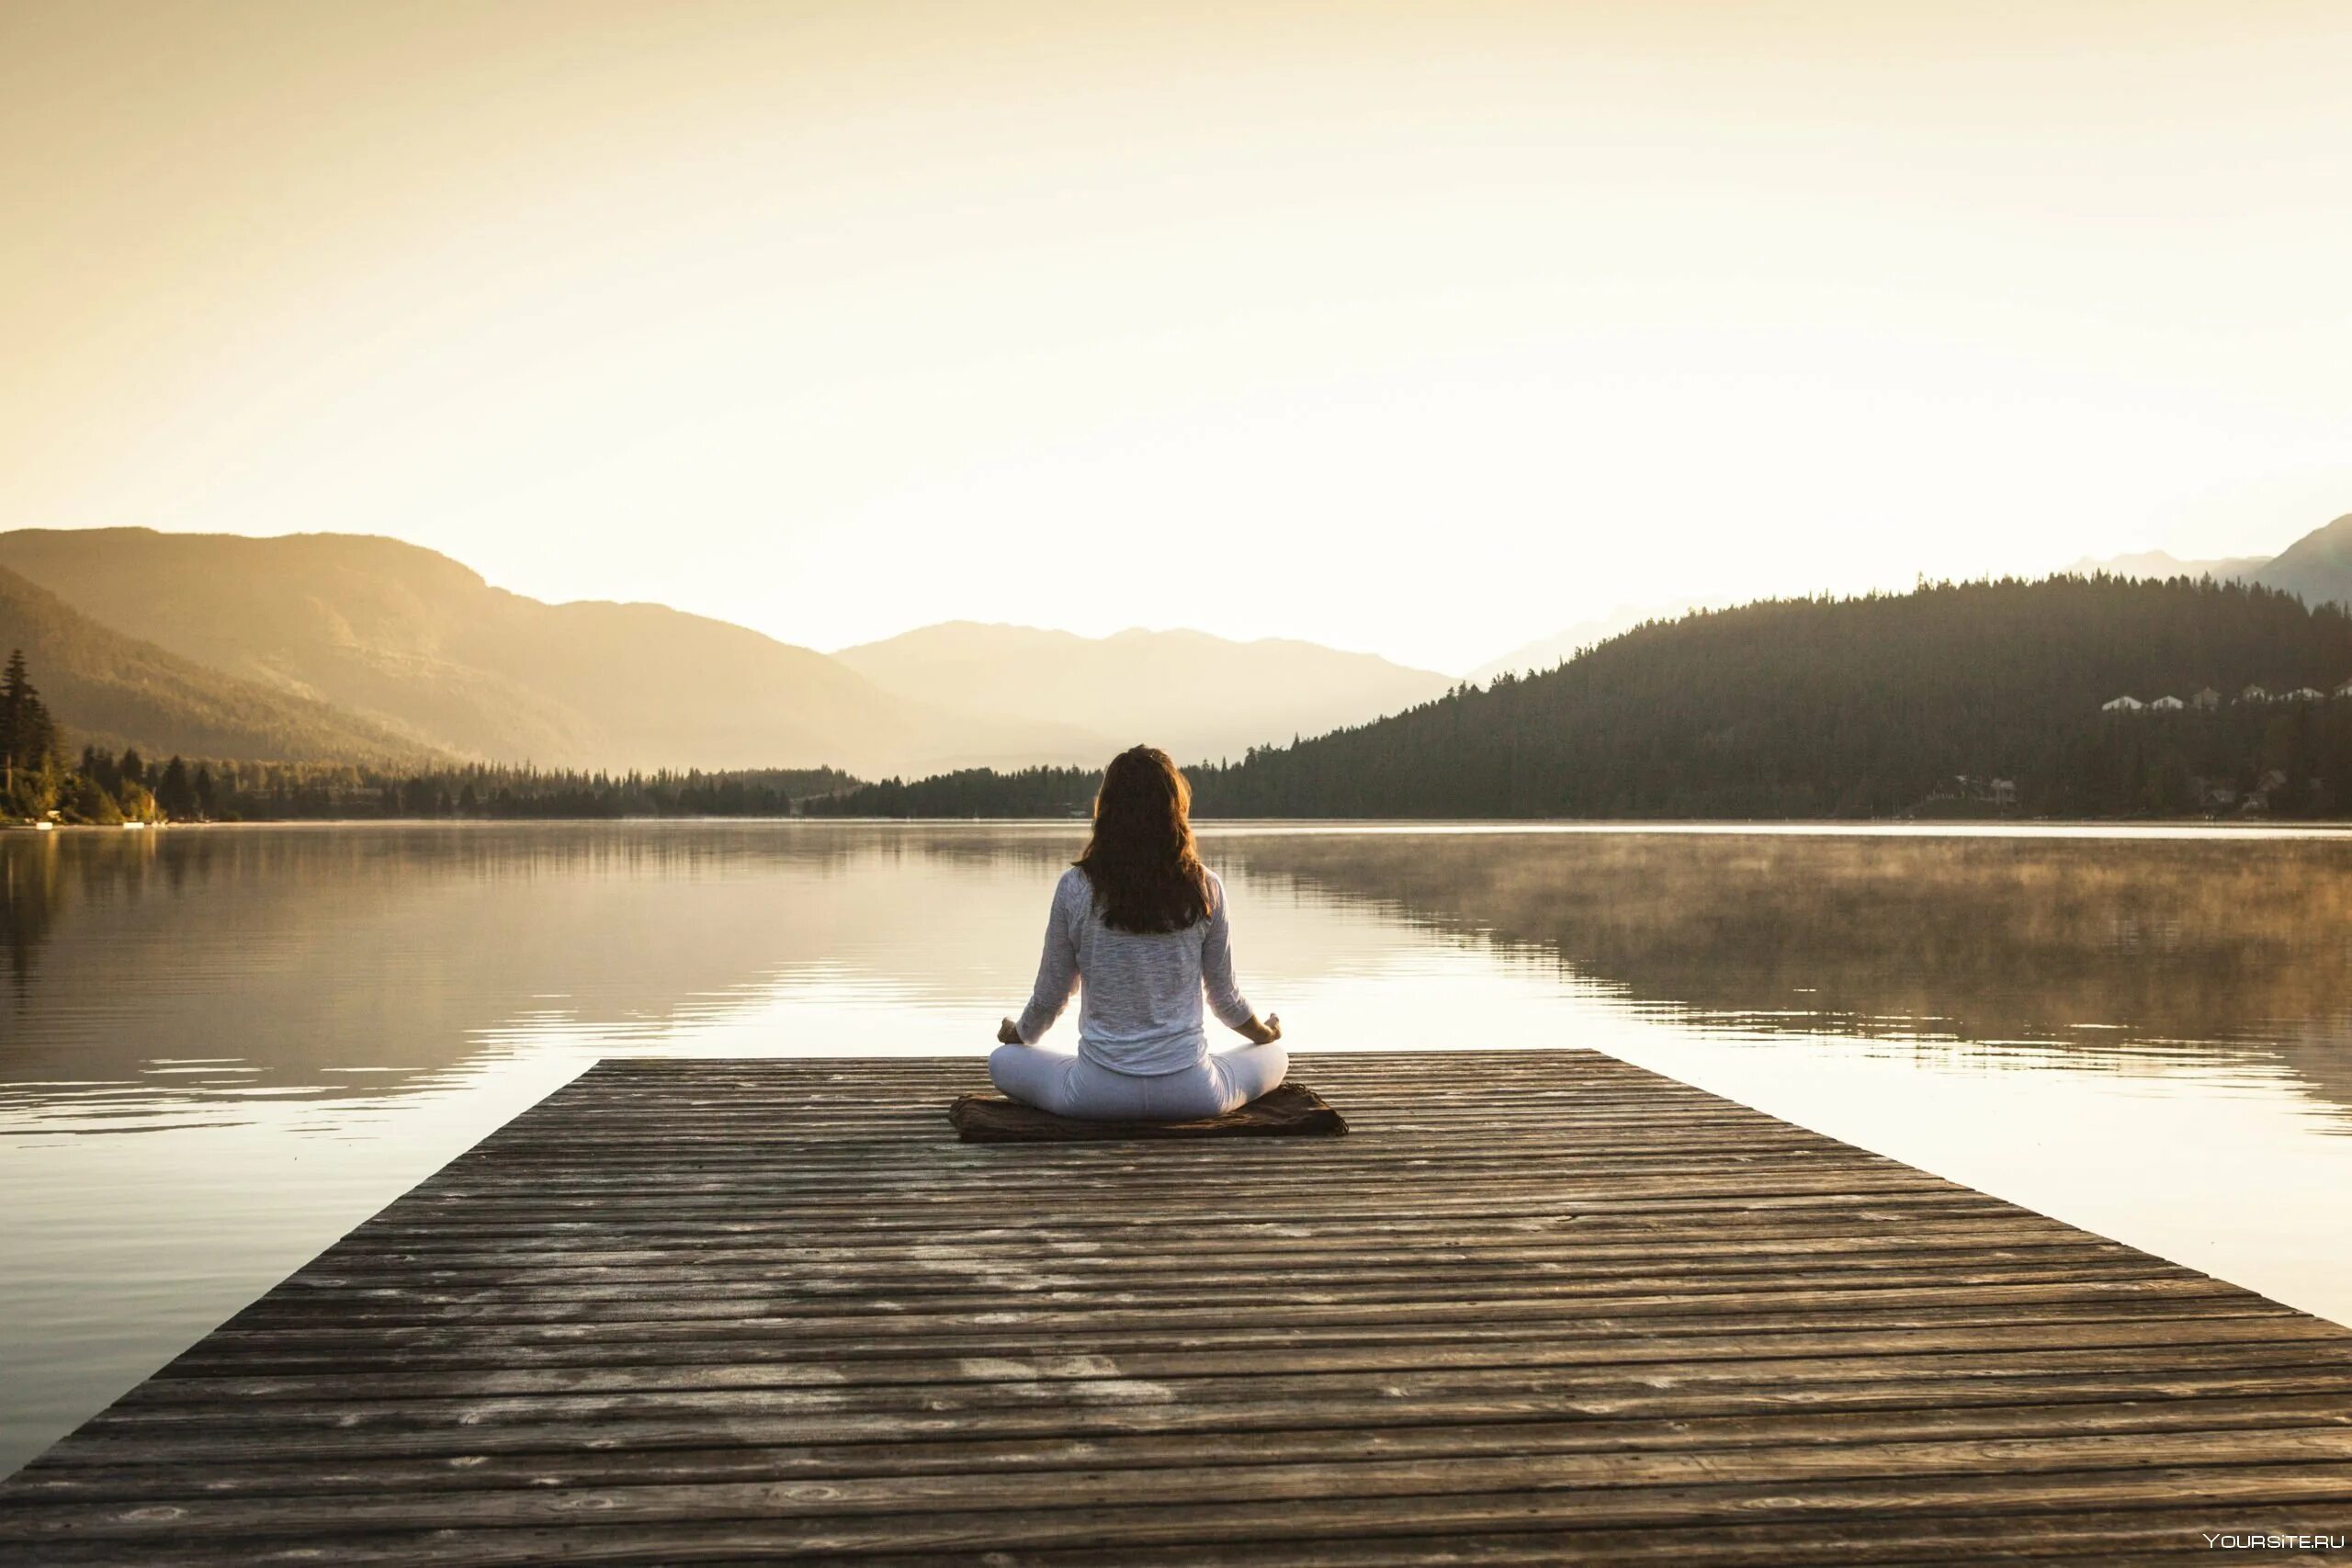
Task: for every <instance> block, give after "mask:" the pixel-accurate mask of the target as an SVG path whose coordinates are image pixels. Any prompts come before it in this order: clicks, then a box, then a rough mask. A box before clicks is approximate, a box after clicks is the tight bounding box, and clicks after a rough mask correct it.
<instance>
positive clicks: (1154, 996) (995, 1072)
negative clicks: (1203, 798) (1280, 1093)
mask: <svg viewBox="0 0 2352 1568" xmlns="http://www.w3.org/2000/svg"><path fill="white" fill-rule="evenodd" d="M1192 804H1193V792H1192V787H1191V786H1190V785H1189V784H1186V783H1185V782H1184V775H1183V774H1182V773H1179V772H1177V771H1176V764H1175V763H1174V762H1172V761H1169V758H1168V753H1167V752H1165V751H1162V750H1159V749H1157V748H1156V747H1151V746H1137V747H1135V748H1133V749H1132V750H1125V751H1122V752H1120V753H1119V754H1118V755H1117V756H1116V757H1114V758H1112V759H1111V765H1110V766H1109V767H1108V768H1106V769H1104V770H1103V789H1102V792H1101V793H1100V794H1099V795H1096V796H1095V797H1094V836H1093V837H1092V838H1091V839H1090V840H1088V841H1087V845H1086V852H1085V853H1084V854H1082V855H1080V856H1079V857H1078V860H1077V862H1076V863H1074V864H1073V865H1072V866H1071V867H1070V869H1069V870H1068V871H1066V872H1064V873H1062V879H1061V881H1060V882H1059V883H1058V884H1057V885H1056V886H1055V888H1054V908H1053V913H1052V914H1051V915H1050V916H1049V917H1048V918H1047V919H1046V953H1045V957H1044V958H1043V959H1042V960H1040V961H1039V963H1038V964H1037V986H1036V989H1035V991H1034V992H1033V993H1032V994H1031V995H1030V998H1029V1005H1028V1007H1026V1008H1025V1009H1023V1010H1022V1014H1021V1018H1020V1020H1019V1021H1017V1022H1016V1021H1013V1020H1012V1019H1009V1018H1008V1019H1006V1020H1005V1021H1004V1022H1003V1024H1002V1026H1001V1027H1000V1028H999V1029H998V1030H997V1036H996V1037H997V1038H998V1039H999V1040H1001V1041H1002V1042H1003V1044H1002V1045H1001V1046H1000V1047H999V1048H998V1050H997V1052H996V1054H995V1055H992V1056H990V1057H989V1078H991V1079H992V1080H994V1082H995V1084H996V1087H997V1088H999V1089H1002V1090H1003V1091H1004V1092H1005V1093H1006V1094H1009V1095H1011V1096H1012V1098H1013V1099H1015V1100H1022V1101H1023V1102H1025V1103H1027V1104H1030V1105H1035V1106H1037V1107H1039V1108H1040V1109H1042V1110H1046V1111H1055V1112H1057V1113H1058V1114H1060V1115H1063V1116H1082V1117H1088V1118H1091V1119H1093V1120H1096V1121H1142V1122H1190V1121H1193V1120H1195V1119H1196V1118H1200V1117H1204V1116H1217V1115H1222V1114H1223V1113H1224V1112H1226V1111H1231V1110H1233V1109H1234V1108H1236V1107H1237V1106H1241V1105H1246V1104H1248V1103H1249V1102H1250V1100H1255V1099H1257V1098H1258V1097H1259V1096H1260V1095H1261V1094H1263V1093H1265V1092H1266V1091H1267V1090H1268V1089H1272V1088H1273V1087H1274V1086H1275V1085H1276V1084H1278V1083H1280V1082H1282V1081H1283V1070H1284V1069H1285V1068H1286V1067H1287V1066H1288V1065H1289V1063H1288V1060H1287V1058H1286V1057H1285V1055H1283V1048H1282V1046H1281V1045H1279V1044H1277V1043H1276V1042H1277V1041H1279V1040H1280V1039H1281V1038H1282V1033H1283V1028H1282V1020H1280V1019H1278V1018H1273V1017H1269V1018H1267V1019H1266V1020H1265V1021H1263V1022H1260V1021H1259V1019H1258V1015H1257V1014H1256V1013H1254V1012H1252V1011H1250V1004H1249V1003H1248V1002H1246V1001H1244V1000H1242V999H1241V989H1240V987H1238V986H1236V985H1235V984H1234V983H1233V950H1232V946H1231V942H1230V938H1229V934H1228V930H1227V923H1226V912H1225V886H1224V884H1222V883H1220V882H1219V881H1218V880H1217V877H1216V873H1215V872H1213V871H1211V870H1210V869H1209V868H1208V867H1206V866H1204V865H1203V864H1202V863H1201V857H1200V853H1199V852H1198V850H1197V849H1196V848H1195V847H1194V845H1193V824H1192V819H1191V816H1190V813H1191V810H1192ZM1073 987H1078V988H1080V1001H1079V1004H1078V1054H1077V1055H1074V1056H1073V1055H1066V1054H1065V1053H1062V1052H1059V1051H1047V1050H1044V1049H1042V1048H1040V1047H1039V1046H1038V1044H1037V1041H1038V1039H1039V1037H1040V1036H1042V1035H1043V1034H1044V1033H1045V1032H1046V1030H1048V1029H1050V1028H1052V1027H1053V1022H1054V1020H1055V1019H1057V1018H1059V1017H1060V1016H1061V1011H1062V1009H1063V1008H1065V1007H1067V1006H1068V1005H1069V994H1070V991H1071V989H1072V988H1073ZM1204 989H1205V990H1206V992H1207V995H1208V1007H1209V1010H1210V1011H1212V1012H1214V1013H1216V1016H1217V1020H1218V1021H1219V1022H1222V1023H1223V1024H1225V1025H1226V1026H1227V1028H1229V1029H1232V1030H1234V1031H1235V1032H1238V1033H1239V1034H1240V1035H1241V1036H1242V1037H1243V1038H1245V1039H1247V1040H1248V1041H1249V1042H1250V1043H1249V1044H1247V1045H1245V1046H1241V1047H1238V1048H1237V1049H1235V1050H1231V1051H1223V1052H1217V1051H1211V1050H1210V1049H1209V1043H1208V1037H1207V1035H1206V1034H1205V1033H1204V1032H1203V1031H1202V1024H1201V998H1202V992H1203V990H1204Z"/></svg>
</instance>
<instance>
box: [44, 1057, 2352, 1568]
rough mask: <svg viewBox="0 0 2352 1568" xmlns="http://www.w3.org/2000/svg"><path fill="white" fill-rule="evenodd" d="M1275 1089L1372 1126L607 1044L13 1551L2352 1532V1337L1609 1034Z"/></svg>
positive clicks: (2106, 1542) (1702, 1557)
mask: <svg viewBox="0 0 2352 1568" xmlns="http://www.w3.org/2000/svg"><path fill="white" fill-rule="evenodd" d="M1294 1074H1295V1077H1298V1078H1299V1079H1300V1080H1301V1081H1303V1082H1305V1083H1307V1084H1309V1085H1310V1086H1312V1087H1313V1088H1315V1089H1319V1090H1321V1091H1322V1092H1323V1093H1324V1094H1325V1095H1326V1096H1327V1097H1328V1098H1329V1099H1330V1100H1332V1101H1334V1102H1335V1103H1336V1104H1338V1105H1339V1106H1340V1108H1341V1109H1342V1110H1344V1111H1346V1113H1347V1115H1348V1117H1349V1120H1350V1122H1351V1124H1352V1126H1353V1129H1354V1130H1353V1132H1352V1133H1351V1135H1349V1136H1348V1137H1345V1138H1341V1139H1328V1140H1280V1139H1261V1140H1242V1141H1224V1142H1216V1143H1194V1144H1182V1143H1162V1144H1125V1145H1045V1146H1040V1145H1014V1146H1004V1145H973V1146H965V1145H958V1144H956V1143H955V1142H954V1141H953V1139H952V1137H951V1135H950V1134H949V1133H948V1130H947V1127H946V1124H945V1122H944V1111H945V1109H946V1106H947V1102H948V1100H949V1099H950V1097H951V1096H952V1095H953V1094H955V1093H956V1092H957V1091H959V1090H964V1089H975V1088H981V1087H985V1085H984V1080H983V1077H982V1071H981V1064H980V1063H979V1062H978V1061H977V1060H972V1059H957V1060H890V1059H884V1060H858V1061H708V1060H706V1061H695V1062H686V1061H662V1060H627V1061H610V1062H605V1063H603V1064H601V1065H600V1066H596V1067H595V1068H594V1069H593V1070H591V1071H590V1072H589V1073H587V1074H586V1075H585V1076H584V1077H582V1078H580V1079H579V1080H578V1081H577V1082H576V1083H574V1084H572V1085H571V1086H570V1087H569V1088H567V1089H563V1090H561V1091H560V1092H559V1093H557V1094H555V1095H553V1096H551V1097H549V1098H548V1100H545V1101H544V1102H542V1103H541V1104H539V1105H538V1106H537V1107H535V1108H534V1109H533V1110H531V1111H528V1112H526V1113H525V1114H524V1115H522V1116H520V1117H518V1118H516V1119H515V1121H514V1122H511V1123H510V1124H508V1125H507V1126H506V1127H504V1128H503V1129H502V1130H500V1131H499V1132H498V1133H496V1134H493V1135H492V1136H491V1137H490V1138H488V1139H486V1140H485V1141H483V1142H482V1143H481V1145H479V1146H477V1147H476V1148H474V1149H473V1150H472V1151H470V1152H469V1153H468V1154H466V1155H465V1156H462V1157H460V1158H459V1159H458V1160H456V1161H455V1162H453V1163H452V1164H450V1165H449V1166H448V1167H447V1168H445V1169H443V1170H441V1171H440V1172H439V1173H437V1174H436V1175H435V1176H434V1177H433V1178H432V1179H429V1180H427V1181H425V1182H424V1184H423V1185H422V1186H420V1187H418V1188H417V1189H416V1190H414V1191H413V1192H411V1193H409V1194H408V1195H407V1196H405V1197H403V1198H401V1200H399V1201H397V1202H395V1203H393V1204H392V1205H391V1206H390V1207H389V1208H387V1209H386V1210H385V1211H384V1212H383V1213H380V1214H379V1215H377V1216H376V1217H375V1218H374V1219H372V1220H370V1221H368V1223H367V1224H363V1225H361V1226H360V1227H359V1228H358V1229H357V1230H356V1231H354V1232H352V1234H351V1235H348V1236H346V1237H345V1239H344V1240H343V1241H341V1242H340V1243H338V1244H337V1245H336V1246H334V1247H332V1248H331V1249H329V1250H328V1251H327V1252H326V1253H325V1254H323V1255H322V1256H321V1257H320V1258H318V1259H317V1260H316V1261H314V1262H313V1263H311V1265H310V1266H309V1267H307V1268H305V1269H302V1270H301V1271H300V1273H298V1274H296V1275H294V1276H293V1277H292V1278H291V1279H289V1280H286V1281H285V1282H284V1283H283V1284H281V1285H279V1286H278V1287H277V1289H275V1290H273V1291H271V1292H269V1293H268V1294H266V1295H265V1296H264V1297H262V1298H261V1299H260V1300H259V1301H257V1302H255V1303H254V1304H253V1305H252V1306H251V1307H249V1308H248V1309H246V1310H245V1311H244V1312H243V1313H241V1314H238V1315H237V1316H236V1317H234V1318H232V1320H231V1321H230V1322H228V1323H227V1324H224V1325H222V1326H221V1327H220V1329H219V1330H218V1331H216V1332H215V1333H213V1334H211V1335H209V1337H206V1338H205V1339H203V1340H202V1341H201V1342H199V1343H198V1345H196V1346H195V1347H194V1348H192V1349H190V1350H189V1351H188V1352H187V1354H186V1355H184V1356H182V1357H181V1358H180V1359H178V1360H176V1361H175V1362H174V1363H173V1364H172V1365H171V1366H169V1367H167V1368H166V1369H164V1371H162V1372H160V1373H158V1374H157V1375H156V1376H155V1377H153V1378H152V1379H150V1380H149V1381H148V1382H145V1383H144V1384H142V1385H141V1386H140V1387H139V1388H137V1389H135V1390H133V1391H132V1392H131V1393H130V1394H128V1395H127V1396H125V1397H124V1398H123V1399H122V1400H121V1401H119V1403H117V1404H115V1405H114V1406H112V1407H111V1408H109V1409H107V1410H106V1411H105V1412H103V1413H101V1414H100V1415H98V1416H96V1417H95V1418H93V1419H92V1420H91V1421H90V1422H89V1423H88V1424H87V1425H85V1427H82V1428H81V1430H79V1431H78V1432H76V1433H75V1434H74V1435H73V1436H72V1437H70V1438H66V1439H65V1440H64V1441H63V1442H62V1443H60V1444H59V1445H58V1446H57V1447H56V1448H54V1449H52V1450H51V1451H50V1452H49V1453H48V1454H47V1455H45V1456H44V1457H43V1458H41V1459H40V1460H39V1461H36V1462H35V1463H34V1464H33V1465H32V1466H30V1467H29V1468H28V1469H27V1470H25V1471H24V1472H21V1473H20V1474H19V1475H18V1476H17V1477H16V1478H15V1479H14V1480H13V1481H11V1482H9V1483H6V1486H5V1487H0V1561H6V1562H10V1563H17V1562H25V1563H38V1562H59V1563H124V1562H170V1563H174V1564H190V1565H198V1564H206V1563H238V1564H248V1563H273V1562H329V1563H334V1564H355V1563H380V1562H430V1563H436V1564H438V1563H459V1562H466V1563H477V1562H479V1563H518V1562H595V1563H605V1562H632V1563H677V1562H710V1561H770V1560H775V1559H777V1558H788V1557H809V1558H820V1559H842V1558H855V1559H857V1560H859V1561H865V1562H886V1563H928V1562H943V1561H956V1560H959V1559H962V1560H971V1561H985V1562H989V1563H992V1564H1002V1565H1013V1564H1025V1563H1041V1564H1042V1563H1080V1562H1085V1563H1096V1562H1154V1563H1159V1562H1168V1563H1178V1562H1182V1563H1193V1564H1203V1565H1210V1564H1233V1565H1238V1564H1256V1563H1272V1562H1283V1563H1302V1564H1306V1563H1329V1564H1348V1565H1375V1568H1376V1565H1381V1564H1404V1563H1432V1562H1445V1563H1457V1564H1489V1565H1490V1564H1503V1563H1552V1562H1629V1563H1646V1562H1673V1563H1678V1564H1690V1563H1753V1564H1759V1565H1761V1564H1770V1565H1772V1568H1781V1565H1784V1564H1797V1563H1832V1562H1836V1563H1844V1562H1969V1563H1975V1562H1992V1561H2008V1560H2018V1561H2030V1562H2064V1561H2076V1562H2098V1563H2103V1564H2104V1563H2112V1562H2128V1561H2132V1560H2136V1559H2139V1558H2143V1557H2147V1556H2154V1555H2168V1554H2170V1553H2173V1552H2184V1553H2186V1552H2197V1553H2200V1554H2201V1553H2203V1552H2205V1551H2208V1550H2210V1549H2209V1546H2208V1543H2207V1540H2206V1537H2207V1536H2208V1535H2209V1534H2213V1535H2218V1534H2222V1533H2224V1532H2234V1533H2236V1534H2239V1535H2245V1534H2246V1533H2248V1532H2266V1531H2273V1532H2279V1533H2283V1534H2296V1533H2302V1532H2343V1531H2345V1530H2346V1529H2347V1528H2348V1527H2352V1332H2347V1331H2346V1329H2344V1328H2342V1327H2338V1326H2336V1325H2331V1324H2328V1323H2324V1322H2322V1321H2320V1320H2318V1319H2316V1318H2313V1317H2311V1316H2308V1315H2306V1314H2301V1313H2298V1312H2294V1311H2291V1310H2290V1309H2288V1308H2286V1307H2282V1306H2279V1305H2278V1304H2277V1303H2272V1302H2269V1301H2266V1300H2264V1299H2263V1298H2261V1297H2259V1296H2256V1295H2254V1294H2252V1293H2251V1292H2246V1291H2244V1290H2241V1289H2239V1288H2237V1287H2235V1286H2232V1285H2227V1284H2223V1283H2221V1282H2219V1281H2217V1280H2211V1279H2209V1278H2207V1277H2206V1276H2203V1275H2200V1274H2198V1273H2196V1272H2194V1271H2192V1270H2190V1269H2184V1268H2180V1267H2177V1266H2176V1265H2173V1264H2170V1263H2166V1262H2164V1261H2161V1260H2160V1259H2157V1258H2152V1257H2150V1256H2148V1255H2147V1254H2145V1253H2142V1252H2137V1251H2134V1250H2133V1249H2131V1248H2130V1247H2124V1246H2121V1245H2120V1244H2118V1243H2116V1242H2112V1241H2108V1240H2105V1239H2102V1238H2101V1237H2098V1236H2096V1235H2089V1234H2087V1233H2086V1232H2083V1231H2080V1230H2076V1229H2074V1228H2072V1227H2070V1226H2067V1225H2064V1224H2059V1223H2057V1222H2056V1221H2054V1220H2051V1219H2048V1218H2045V1217H2042V1216H2041V1215H2038V1214H2034V1213H2028V1212H2027V1211H2025V1210H2022V1209H2019V1208H2017V1207H2015V1206H2013V1205H2011V1204H2008V1203H2005V1202H2001V1201H1997V1200H1995V1199H1992V1198H1989V1197H1986V1196H1985V1195H1983V1194H1981V1193H1978V1192H1974V1191H1972V1190H1968V1189H1966V1188H1962V1187H1958V1186H1955V1185H1953V1184H1951V1183H1950V1182H1947V1181H1944V1180H1941V1179H1938V1178H1935V1177H1932V1176H1928V1175H1926V1174H1923V1173H1922V1172H1920V1171H1917V1170H1914V1169H1912V1168H1908V1167H1906V1166H1904V1165H1900V1164H1898V1163H1896V1162H1894V1161H1893V1160H1889V1159H1885V1158H1882V1157H1880V1156H1875V1155H1871V1154H1866V1153H1863V1152H1862V1151H1860V1150H1858V1149H1855V1148H1852V1147H1849V1146H1848V1145H1844V1144H1840V1143H1838V1142H1836V1141H1834V1140H1832V1139H1829V1138H1826V1137H1823V1136H1821V1135H1819V1134H1814V1133H1810V1132H1807V1131H1804V1130H1803V1129H1801V1128H1798V1127H1795V1126H1792V1125H1791V1124H1790V1123H1788V1122H1781V1121H1777V1120H1775V1119H1773V1118H1771V1117H1769V1116H1766V1115H1763V1114H1761V1113H1759V1112H1758V1111H1751V1110H1747V1109H1746V1108H1744V1107H1741V1106H1738V1105H1736V1104H1733V1103H1731V1102H1729V1101H1726V1100H1720V1099H1717V1098H1715V1097H1713V1096H1711V1095H1708V1094H1704V1093H1702V1092H1701V1091H1700V1090H1698V1089H1691V1088H1690V1087H1688V1086H1686V1085H1683V1084H1679V1083H1676V1082H1673V1081H1672V1080H1669V1079H1667V1078H1663V1077H1657V1076H1656V1075H1653V1074H1650V1073H1647V1072H1644V1071H1641V1070H1640V1069H1637V1068H1635V1067H1632V1066H1627V1065H1625V1064H1623V1063H1621V1062H1618V1061H1615V1060H1612V1059H1611V1058H1609V1057H1606V1056H1601V1055H1594V1054H1591V1053H1589V1052H1582V1051H1560V1052H1510V1053H1502V1052H1492V1053H1442V1054H1441V1053H1426V1054H1417V1055H1369V1054H1367V1055H1315V1056H1308V1057H1304V1058H1302V1059H1301V1060H1300V1061H1299V1062H1298V1064H1297V1066H1295V1069H1294ZM2342 1241H2343V1238H2340V1237H2339V1238H2335V1245H2341V1244H2342ZM2237 1555H2239V1556H2241V1557H2245V1556H2253V1557H2258V1558H2259V1559H2260V1560H2262V1561H2266V1562H2278V1561H2286V1560H2294V1559H2295V1558H2296V1557H2297V1556H2298V1553H2297V1552H2295V1551H2256V1552H2252V1553H2245V1552H2241V1553H2239V1554H2237ZM2309 1558H2310V1560H2311V1561H2313V1562H2332V1563H2337V1564H2344V1563H2352V1553H2346V1552H2344V1551H2313V1552H2312V1553H2310V1554H2309Z"/></svg>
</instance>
